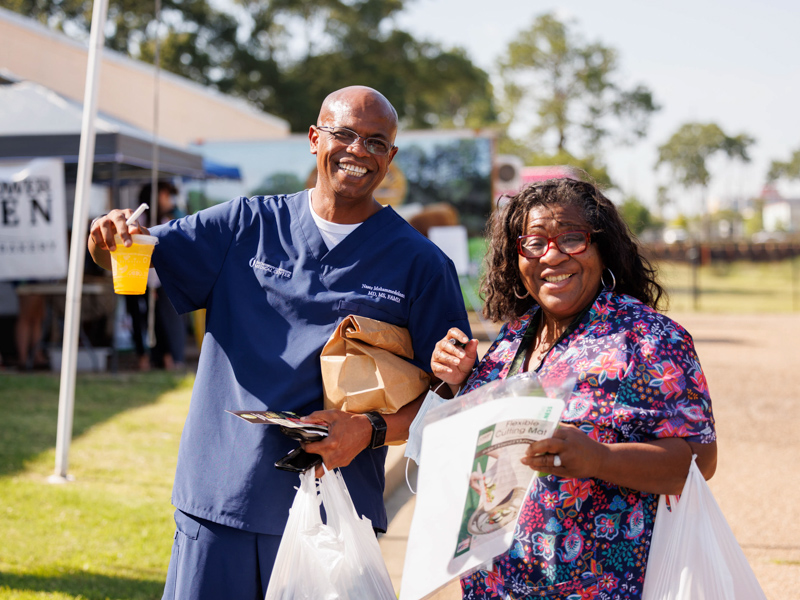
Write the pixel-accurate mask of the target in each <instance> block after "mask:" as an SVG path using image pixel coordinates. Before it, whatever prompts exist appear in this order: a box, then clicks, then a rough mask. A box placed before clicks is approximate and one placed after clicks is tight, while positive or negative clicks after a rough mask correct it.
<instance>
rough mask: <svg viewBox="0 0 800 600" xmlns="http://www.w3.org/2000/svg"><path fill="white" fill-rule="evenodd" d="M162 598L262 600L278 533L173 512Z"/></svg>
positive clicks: (273, 560)
mask: <svg viewBox="0 0 800 600" xmlns="http://www.w3.org/2000/svg"><path fill="white" fill-rule="evenodd" d="M175 525H176V531H175V542H174V543H173V545H172V557H171V558H170V561H169V570H168V571H167V582H166V585H165V587H164V597H163V600H221V599H225V600H263V598H264V595H265V594H266V593H267V585H268V583H269V576H270V574H271V573H272V566H273V564H274V563H275V556H276V555H277V554H278V546H280V543H281V537H280V536H279V535H266V534H260V533H252V532H249V531H242V530H240V529H234V528H233V527H227V526H225V525H220V524H219V523H214V522H212V521H208V520H206V519H200V518H198V517H195V516H192V515H190V514H187V513H185V512H183V511H180V510H176V511H175Z"/></svg>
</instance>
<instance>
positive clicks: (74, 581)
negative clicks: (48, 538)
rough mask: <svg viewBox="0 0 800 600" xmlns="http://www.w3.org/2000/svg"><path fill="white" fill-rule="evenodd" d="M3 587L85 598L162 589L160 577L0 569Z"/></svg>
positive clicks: (130, 598)
mask: <svg viewBox="0 0 800 600" xmlns="http://www.w3.org/2000/svg"><path fill="white" fill-rule="evenodd" d="M4 587H5V588H8V589H9V590H14V591H17V592H60V593H61V594H67V595H69V596H74V597H75V598H85V599H86V600H106V599H108V600H116V599H118V598H119V599H120V600H122V599H125V600H157V599H158V598H161V595H162V593H163V592H164V582H163V581H149V580H140V579H126V578H124V577H109V576H108V575H99V574H97V573H83V572H81V573H64V574H60V575H50V576H48V575H27V574H26V575H20V574H8V573H0V589H2V588H4Z"/></svg>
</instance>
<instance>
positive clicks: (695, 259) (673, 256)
mask: <svg viewBox="0 0 800 600" xmlns="http://www.w3.org/2000/svg"><path fill="white" fill-rule="evenodd" d="M643 250H644V253H645V255H646V256H647V257H648V258H649V259H651V260H671V261H676V262H687V263H698V264H701V265H708V264H710V263H712V262H734V261H737V260H746V261H750V262H774V261H781V260H786V259H787V258H794V257H795V256H800V242H796V241H794V242H765V243H761V244H755V243H751V242H708V243H687V242H678V243H675V244H664V243H659V244H645V245H644V246H643Z"/></svg>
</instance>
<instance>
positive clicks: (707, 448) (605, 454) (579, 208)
mask: <svg viewBox="0 0 800 600" xmlns="http://www.w3.org/2000/svg"><path fill="white" fill-rule="evenodd" d="M488 247H489V255H488V257H487V272H486V275H485V278H484V280H483V283H482V290H483V293H484V295H485V299H486V303H485V308H484V312H485V314H486V316H487V317H489V318H491V319H493V320H495V321H500V320H503V321H507V322H506V323H505V325H504V326H503V327H502V329H501V331H500V334H499V335H498V337H497V339H496V340H495V342H494V343H493V345H492V346H491V347H490V348H489V350H488V351H487V353H486V355H485V356H484V357H483V358H482V360H481V361H480V363H479V364H478V366H477V367H475V368H474V369H473V365H474V361H475V359H476V354H477V341H476V340H470V339H469V337H468V335H466V333H465V332H462V331H459V330H458V329H457V328H456V329H451V331H450V332H449V333H448V335H447V336H445V337H444V338H443V339H442V340H440V341H439V342H438V343H437V345H436V350H435V352H434V355H433V359H432V363H431V367H432V371H433V373H434V375H436V376H438V377H439V378H440V379H442V380H444V381H445V382H447V383H448V385H449V386H450V387H451V390H452V391H453V392H458V391H460V392H461V393H466V392H469V391H471V390H474V389H476V388H478V387H480V386H482V385H484V384H486V383H488V382H490V381H493V380H496V379H503V378H506V377H511V376H513V375H516V374H518V373H522V372H525V371H535V372H537V373H538V374H539V375H540V376H541V377H542V378H543V379H544V380H545V381H547V380H548V378H554V379H557V380H563V379H567V378H570V377H575V378H576V384H575V388H574V390H573V392H572V395H571V397H570V398H568V400H567V405H566V408H565V410H564V413H563V415H562V419H561V424H560V425H559V427H558V429H557V430H556V432H555V434H554V436H553V437H552V438H551V439H547V440H542V441H538V442H535V443H532V444H531V445H530V446H529V448H528V450H527V455H526V457H525V458H524V459H523V463H525V464H527V465H529V466H530V467H531V469H534V470H536V471H540V472H542V473H544V474H545V475H546V476H541V477H538V478H536V480H535V481H534V484H533V486H532V488H531V489H530V491H529V494H528V496H527V497H526V499H525V501H524V503H523V506H522V507H521V511H520V520H519V524H518V526H517V529H516V531H515V534H514V542H513V544H512V546H511V549H510V550H509V551H508V552H507V553H506V554H503V555H501V556H499V557H498V558H497V559H495V560H494V562H493V564H492V565H491V567H490V568H484V569H481V570H479V571H477V572H476V573H474V574H472V575H470V576H468V577H465V578H463V579H462V581H461V587H462V594H463V598H467V599H478V598H481V599H483V598H497V599H500V598H502V599H507V598H532V597H537V598H538V597H540V596H542V597H547V598H559V599H566V598H570V599H571V598H581V599H583V600H588V599H591V598H598V599H599V598H614V599H619V600H635V599H639V598H641V594H642V586H643V583H644V575H645V565H646V564H647V555H648V550H649V547H650V539H651V536H652V532H653V522H654V519H655V515H656V508H657V505H658V495H659V494H680V492H681V491H682V489H683V485H684V483H685V481H686V476H687V474H688V471H689V466H690V463H691V460H692V455H696V456H697V459H696V460H697V465H698V467H699V468H700V471H701V472H702V473H703V475H704V476H705V477H706V478H710V477H711V476H712V475H713V473H714V471H715V468H716V458H717V448H716V441H715V440H716V436H715V430H714V418H713V415H712V410H711V399H710V397H709V392H708V387H707V385H706V379H705V376H704V375H703V370H702V369H701V367H700V362H699V360H698V358H697V355H696V353H695V349H694V344H693V342H692V338H691V336H690V335H689V334H688V333H687V332H686V331H685V330H684V329H683V328H682V327H681V326H680V325H678V324H677V323H675V322H674V321H672V320H670V319H669V318H667V317H665V316H664V315H663V314H661V313H659V312H657V310H656V309H657V308H658V307H659V305H660V303H661V300H662V299H663V298H664V290H663V289H662V288H661V286H660V285H659V284H658V282H657V281H656V278H655V270H654V268H653V267H652V266H650V264H649V263H648V261H647V260H646V259H645V258H644V257H643V256H642V255H641V252H640V251H639V247H638V245H637V243H636V241H635V240H634V239H633V237H632V236H631V233H630V231H629V230H628V228H627V226H626V225H625V223H624V222H623V221H622V219H621V217H620V215H619V213H618V212H617V210H616V208H615V207H614V205H613V204H612V203H611V202H610V201H609V200H608V199H607V198H606V197H605V196H604V195H603V194H602V193H601V191H600V190H599V189H598V188H597V187H596V186H595V185H593V184H591V183H587V182H583V181H576V180H573V179H554V180H549V181H545V182H542V183H536V184H533V185H531V186H529V187H527V188H526V189H524V190H522V191H521V192H520V193H519V194H517V195H516V196H514V197H513V198H511V199H510V200H509V202H508V204H507V205H506V206H505V207H504V208H502V209H501V210H498V211H497V213H496V214H495V217H494V219H493V222H492V224H491V229H490V232H489V244H488ZM450 339H455V340H457V341H459V342H462V343H464V344H466V346H465V347H464V348H460V347H459V346H457V345H455V344H453V343H451V342H450Z"/></svg>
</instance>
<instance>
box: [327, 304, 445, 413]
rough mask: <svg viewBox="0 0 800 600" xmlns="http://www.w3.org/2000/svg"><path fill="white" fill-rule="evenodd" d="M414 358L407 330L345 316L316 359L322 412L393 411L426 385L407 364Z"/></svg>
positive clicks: (420, 374) (418, 371) (423, 377)
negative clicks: (335, 410) (323, 403)
mask: <svg viewBox="0 0 800 600" xmlns="http://www.w3.org/2000/svg"><path fill="white" fill-rule="evenodd" d="M413 356H414V350H413V348H412V346H411V334H409V333H408V330H407V329H405V328H403V327H398V326H397V325H391V324H390V323H384V322H382V321H376V320H375V319H370V318H368V317H360V316H358V315H350V316H348V317H345V319H344V320H343V321H342V322H341V323H339V326H338V327H337V328H336V330H335V331H334V332H333V334H332V335H331V337H330V339H329V340H328V343H326V344H325V347H324V348H323V349H322V356H321V358H320V362H321V366H322V388H323V390H324V394H325V408H326V409H330V408H337V409H340V410H346V411H348V412H356V413H365V412H369V411H373V410H374V411H378V412H380V413H384V414H391V413H394V412H397V411H398V410H399V409H400V408H401V407H402V406H403V405H405V404H408V403H409V402H411V401H412V400H414V399H415V398H416V397H417V396H419V395H420V394H421V393H422V392H424V391H425V390H427V389H428V386H429V384H430V377H429V375H428V374H427V373H426V372H425V371H423V370H422V369H420V368H419V367H417V366H415V365H413V364H411V363H410V362H408V361H407V360H405V358H411V357H413Z"/></svg>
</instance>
